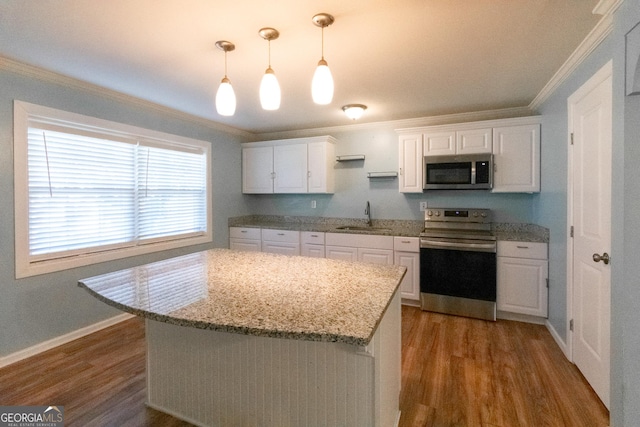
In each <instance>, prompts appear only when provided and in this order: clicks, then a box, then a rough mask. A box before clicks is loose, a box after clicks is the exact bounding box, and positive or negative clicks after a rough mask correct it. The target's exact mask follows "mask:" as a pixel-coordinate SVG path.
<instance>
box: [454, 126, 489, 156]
mask: <svg viewBox="0 0 640 427" xmlns="http://www.w3.org/2000/svg"><path fill="white" fill-rule="evenodd" d="M491 130H492V129H491V128H490V127H488V128H478V129H465V130H459V131H457V132H456V154H476V153H491V148H492V138H493V134H492V132H491Z"/></svg>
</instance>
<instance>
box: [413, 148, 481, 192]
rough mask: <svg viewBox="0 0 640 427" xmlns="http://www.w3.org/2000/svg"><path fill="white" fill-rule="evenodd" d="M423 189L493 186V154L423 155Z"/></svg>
mask: <svg viewBox="0 0 640 427" xmlns="http://www.w3.org/2000/svg"><path fill="white" fill-rule="evenodd" d="M424 165H425V167H424V189H425V190H488V189H491V187H492V186H493V155H492V154H490V153H486V154H485V153H482V154H463V155H459V156H457V155H445V156H425V157H424Z"/></svg>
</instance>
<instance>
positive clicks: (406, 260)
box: [393, 237, 420, 303]
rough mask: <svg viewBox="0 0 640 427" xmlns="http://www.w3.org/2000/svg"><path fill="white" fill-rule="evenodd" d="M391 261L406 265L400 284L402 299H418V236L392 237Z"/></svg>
mask: <svg viewBox="0 0 640 427" xmlns="http://www.w3.org/2000/svg"><path fill="white" fill-rule="evenodd" d="M393 251H394V252H393V263H394V264H396V265H404V266H405V267H407V273H406V274H405V275H404V278H403V279H402V283H401V284H400V294H401V296H402V299H405V300H412V301H416V303H417V302H418V301H419V300H420V239H419V238H418V237H394V238H393Z"/></svg>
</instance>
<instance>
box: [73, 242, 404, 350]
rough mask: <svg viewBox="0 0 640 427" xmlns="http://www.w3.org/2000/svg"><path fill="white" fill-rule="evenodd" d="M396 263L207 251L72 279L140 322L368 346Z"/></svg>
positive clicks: (396, 276)
mask: <svg viewBox="0 0 640 427" xmlns="http://www.w3.org/2000/svg"><path fill="white" fill-rule="evenodd" d="M405 272H406V268H405V267H403V266H393V265H377V264H367V263H352V262H347V261H340V260H330V259H324V258H307V257H297V256H296V257H292V256H285V255H277V254H269V253H259V252H239V251H232V250H229V249H211V250H208V251H203V252H197V253H194V254H189V255H184V256H181V257H177V258H171V259H167V260H164V261H159V262H156V263H152V264H146V265H142V266H139V267H134V268H130V269H125V270H121V271H116V272H113V273H108V274H104V275H101V276H95V277H91V278H87V279H83V280H80V282H79V283H78V284H79V286H81V287H83V288H85V289H87V290H88V291H89V292H90V293H91V294H92V295H94V296H95V297H96V298H98V299H99V300H101V301H103V302H105V303H106V304H109V305H111V306H113V307H116V308H118V309H120V310H123V311H126V312H129V313H132V314H135V315H138V316H142V317H145V318H148V319H152V320H157V321H161V322H167V323H172V324H176V325H181V326H188V327H194V328H200V329H211V330H216V331H223V332H232V333H240V334H246V335H257V336H267V337H277V338H291V339H298V340H308V341H327V342H343V343H347V344H352V345H358V346H365V345H367V344H369V342H370V340H371V338H372V337H373V334H374V333H375V330H376V328H377V327H378V324H379V322H380V320H381V319H382V316H383V315H384V313H385V311H386V308H387V306H388V305H389V303H390V302H391V299H392V297H393V295H394V294H395V292H396V291H397V289H398V286H399V284H400V282H401V280H402V278H403V277H404V274H405Z"/></svg>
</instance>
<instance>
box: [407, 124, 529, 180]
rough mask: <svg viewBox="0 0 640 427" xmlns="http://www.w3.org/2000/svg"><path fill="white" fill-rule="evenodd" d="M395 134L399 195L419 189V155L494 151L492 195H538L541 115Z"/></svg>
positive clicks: (422, 128)
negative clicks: (396, 138)
mask: <svg viewBox="0 0 640 427" xmlns="http://www.w3.org/2000/svg"><path fill="white" fill-rule="evenodd" d="M398 135H399V149H398V154H399V156H398V158H399V168H400V171H399V172H400V183H399V191H400V192H401V193H421V192H422V191H423V190H422V187H423V182H422V181H423V179H424V164H423V163H424V162H423V156H442V155H455V154H477V153H493V158H494V177H493V178H494V179H493V181H494V182H493V189H492V190H491V191H492V192H495V193H501V192H505V193H506V192H512V193H534V192H539V191H540V118H539V117H535V116H533V117H517V118H512V119H497V120H486V121H479V122H471V123H455V124H448V125H437V126H428V127H420V128H408V129H398ZM420 140H422V150H420V149H419V147H418V145H417V144H419V141H420Z"/></svg>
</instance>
